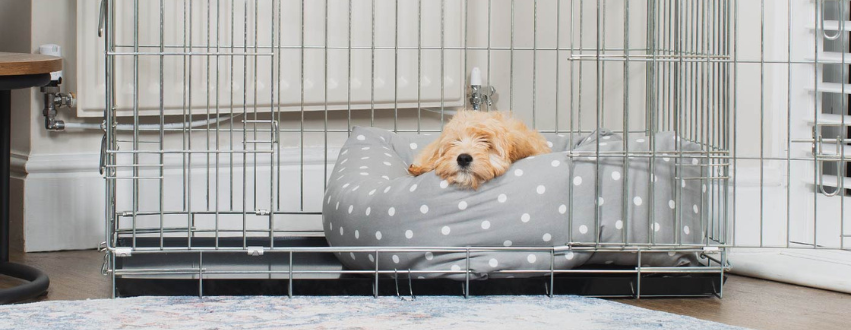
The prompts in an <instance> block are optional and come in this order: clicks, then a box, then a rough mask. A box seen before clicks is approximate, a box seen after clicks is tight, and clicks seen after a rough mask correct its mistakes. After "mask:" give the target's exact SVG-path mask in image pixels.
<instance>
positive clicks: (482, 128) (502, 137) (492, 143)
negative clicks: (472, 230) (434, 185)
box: [434, 111, 513, 189]
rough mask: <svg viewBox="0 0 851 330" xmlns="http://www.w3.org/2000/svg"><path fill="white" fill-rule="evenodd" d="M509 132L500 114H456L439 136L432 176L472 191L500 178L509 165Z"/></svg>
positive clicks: (475, 112)
mask: <svg viewBox="0 0 851 330" xmlns="http://www.w3.org/2000/svg"><path fill="white" fill-rule="evenodd" d="M509 129H510V128H509V124H508V122H507V120H506V118H504V117H503V116H502V115H501V114H498V113H486V112H478V111H461V112H459V113H458V114H457V115H456V116H455V117H454V118H453V119H452V121H450V122H449V123H448V124H446V126H445V127H444V130H443V134H441V137H440V143H439V146H440V147H439V150H438V159H437V162H436V163H435V169H434V170H435V173H436V174H437V175H438V176H440V177H441V178H443V179H444V180H446V181H447V182H449V183H454V184H457V185H459V186H462V187H471V188H473V189H477V188H478V187H479V185H481V184H482V183H484V182H487V181H488V180H491V179H493V178H494V177H496V176H499V175H502V174H503V173H505V171H506V170H508V168H509V166H511V159H510V154H511V152H512V151H511V150H512V148H513V146H512V141H510V140H511V139H510V138H509V134H508V133H509Z"/></svg>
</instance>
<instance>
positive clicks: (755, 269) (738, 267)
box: [730, 248, 851, 293]
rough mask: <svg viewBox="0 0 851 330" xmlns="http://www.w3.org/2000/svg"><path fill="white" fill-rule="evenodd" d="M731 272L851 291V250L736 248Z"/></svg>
mask: <svg viewBox="0 0 851 330" xmlns="http://www.w3.org/2000/svg"><path fill="white" fill-rule="evenodd" d="M730 263H731V264H732V273H734V274H739V275H745V276H751V277H757V278H764V279H767V280H773V281H778V282H785V283H791V284H797V285H803V286H809V287H813V288H819V289H825V290H832V291H839V292H845V293H851V252H849V251H841V250H816V249H783V248H779V249H762V248H753V249H741V248H739V249H733V251H732V252H731V253H730Z"/></svg>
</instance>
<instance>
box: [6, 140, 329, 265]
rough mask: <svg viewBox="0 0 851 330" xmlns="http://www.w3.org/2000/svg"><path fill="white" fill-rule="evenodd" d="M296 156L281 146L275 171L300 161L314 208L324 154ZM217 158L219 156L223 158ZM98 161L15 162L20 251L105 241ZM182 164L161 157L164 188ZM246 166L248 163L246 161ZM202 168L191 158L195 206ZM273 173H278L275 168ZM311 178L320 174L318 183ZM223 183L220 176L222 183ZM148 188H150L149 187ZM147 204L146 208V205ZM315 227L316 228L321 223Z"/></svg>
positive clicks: (78, 157)
mask: <svg viewBox="0 0 851 330" xmlns="http://www.w3.org/2000/svg"><path fill="white" fill-rule="evenodd" d="M338 151H339V147H335V148H329V150H328V154H327V161H328V162H329V165H328V169H329V171H330V170H331V167H333V163H334V162H335V161H336V156H337V154H338ZM301 155H302V153H301V152H300V151H299V150H298V149H283V150H282V151H281V163H280V166H279V167H278V168H277V170H279V171H280V175H281V177H282V178H294V177H299V176H300V175H301V173H302V171H301V165H302V164H303V165H304V173H305V190H304V194H305V207H306V208H307V207H312V205H313V204H316V205H317V206H318V205H320V204H321V198H322V193H323V187H322V183H321V182H322V181H321V175H322V173H323V172H324V166H323V164H324V163H325V158H326V156H325V154H324V153H323V148H322V147H305V149H304V153H303V155H304V156H303V157H302V156H301ZM19 158H20V157H19ZM222 158H223V159H224V157H222ZM13 159H15V158H13ZM98 162H99V155H98V154H54V155H38V154H35V155H30V156H29V157H27V158H23V159H22V160H21V161H17V162H16V163H15V164H16V165H15V166H16V167H15V168H16V169H17V171H18V172H20V173H22V174H23V175H24V176H23V180H24V189H23V193H24V198H23V205H24V206H23V217H24V221H23V224H24V226H23V227H24V228H23V241H24V250H25V251H27V252H35V251H56V250H73V249H91V248H95V247H97V245H98V244H99V243H100V242H102V241H104V240H105V235H104V228H105V221H104V210H105V181H104V179H103V177H102V176H101V175H100V174H99V173H98ZM248 162H249V164H251V162H252V157H248ZM241 164H242V158H241V157H235V159H234V165H235V167H237V168H241ZM182 166H183V163H182V159H181V158H180V157H170V158H166V161H165V164H164V168H165V174H164V177H165V182H166V183H165V184H166V187H167V189H166V190H167V191H168V190H169V188H168V187H169V185H173V184H175V183H174V182H177V183H176V184H180V182H181V181H182V180H181V178H182V175H183V172H182ZM250 167H253V166H251V165H250ZM271 169H272V167H271V164H270V163H269V161H268V160H266V161H261V160H259V159H258V162H257V175H258V177H259V178H264V177H266V176H267V175H269V174H268V173H269V171H270V170H271ZM206 170H207V166H206V162H203V163H202V162H198V161H196V162H194V163H193V164H192V168H191V173H192V174H191V177H192V184H191V187H192V190H193V192H194V193H193V194H191V199H192V205H193V206H195V207H194V209H196V210H197V209H199V208H203V207H205V206H206V204H207V202H206V190H207V186H206V185H205V184H206V176H207V171H206ZM238 173H239V176H238V177H237V181H239V182H241V179H242V177H241V172H238ZM222 175H229V172H227V167H226V168H224V169H222ZM275 175H277V171H276V173H275ZM316 178H319V179H318V181H317V179H316ZM148 181H150V180H148ZM225 181H226V180H221V182H225ZM264 181H265V182H266V185H265V186H264V187H265V188H259V189H258V195H259V194H260V193H261V192H264V191H265V192H268V191H269V190H268V189H269V188H268V181H269V180H263V179H260V180H258V182H259V183H258V187H260V185H261V183H263V182H264ZM130 182H131V181H130V180H122V181H119V186H120V187H124V188H126V190H127V191H126V192H125V193H122V194H120V196H119V204H120V205H124V206H126V205H130V204H129V201H130V190H129V185H130ZM153 182H157V181H153ZM285 184H287V185H292V183H291V182H285ZM143 187H144V186H143ZM147 187H148V188H150V186H147ZM119 189H122V188H119ZM143 190H144V189H143ZM156 190H159V188H158V187H157V188H156ZM119 191H121V190H119ZM241 191H242V190H241V189H239V194H240V195H239V196H237V197H236V198H237V200H238V201H240V203H241V200H242V196H241ZM246 191H247V194H253V189H247V190H246ZM148 192H150V190H149V191H148ZM169 192H171V191H169ZM299 193H300V191H299V190H298V189H290V188H287V189H284V188H282V189H281V195H282V196H281V198H282V199H283V200H287V201H292V200H298V198H297V197H295V196H297V195H298V194H299ZM226 194H227V192H221V193H220V199H221V200H226V199H229V198H227V197H222V196H224V195H226ZM285 194H286V195H285ZM157 195H158V194H157ZM144 196H148V195H144ZM249 198H251V196H249ZM140 200H142V205H143V206H142V207H146V206H145V205H146V204H145V203H146V202H149V201H151V200H157V198H156V197H154V196H150V197H144V198H140ZM261 200H262V198H261ZM267 200H268V199H267ZM169 203H171V204H169ZM180 203H182V201H181V200H180V199H179V198H178V199H177V200H174V198H169V199H168V200H167V207H177V208H179V207H180V206H179V205H180ZM267 203H268V202H267ZM196 205H197V206H196ZM147 206H148V207H149V206H150V203H148V204H147ZM142 207H140V209H141V208H142ZM258 208H260V207H258ZM121 210H123V209H121V207H119V211H121ZM314 218H315V217H314ZM314 222H315V221H314ZM317 224H318V223H317ZM317 224H307V226H309V227H311V228H312V227H315V226H316V225H317ZM302 225H304V224H302ZM318 228H321V225H320V227H318Z"/></svg>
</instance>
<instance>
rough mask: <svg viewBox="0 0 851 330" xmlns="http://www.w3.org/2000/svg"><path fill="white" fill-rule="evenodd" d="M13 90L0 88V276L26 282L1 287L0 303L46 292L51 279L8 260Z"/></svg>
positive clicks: (36, 270) (35, 270) (37, 271)
mask: <svg viewBox="0 0 851 330" xmlns="http://www.w3.org/2000/svg"><path fill="white" fill-rule="evenodd" d="M11 108H12V93H11V91H8V90H0V275H7V276H11V277H15V278H19V279H22V280H26V281H29V282H27V283H24V284H21V285H18V286H16V287H12V288H8V289H2V290H0V304H6V303H11V302H17V301H21V300H25V299H29V298H34V297H37V296H39V295H41V294H43V293H45V292H47V287H48V286H49V285H50V279H48V278H47V275H45V274H44V273H43V272H41V271H40V270H38V269H35V268H32V267H29V266H25V265H19V264H14V263H11V262H9V158H10V156H11V154H10V150H9V148H10V147H9V143H10V140H11V132H10V131H11V117H12V109H11Z"/></svg>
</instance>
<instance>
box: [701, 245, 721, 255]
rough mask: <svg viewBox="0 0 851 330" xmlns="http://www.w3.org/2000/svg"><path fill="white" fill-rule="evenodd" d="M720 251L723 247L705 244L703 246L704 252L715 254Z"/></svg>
mask: <svg viewBox="0 0 851 330" xmlns="http://www.w3.org/2000/svg"><path fill="white" fill-rule="evenodd" d="M718 252H721V249H719V248H718V247H717V246H704V247H703V253H712V254H715V253H718Z"/></svg>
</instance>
